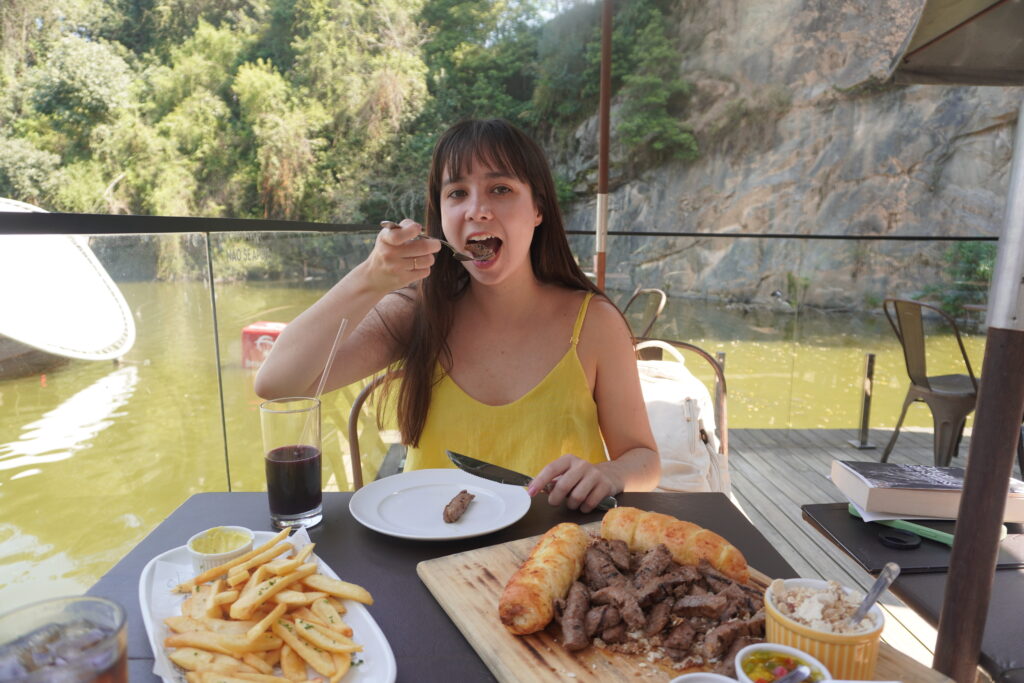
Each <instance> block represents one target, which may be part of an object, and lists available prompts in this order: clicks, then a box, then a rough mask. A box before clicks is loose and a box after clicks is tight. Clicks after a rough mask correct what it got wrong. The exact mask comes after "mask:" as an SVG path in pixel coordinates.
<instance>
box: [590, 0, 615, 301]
mask: <svg viewBox="0 0 1024 683" xmlns="http://www.w3.org/2000/svg"><path fill="white" fill-rule="evenodd" d="M611 98H612V0H604V4H603V6H602V8H601V95H600V104H599V107H598V128H599V132H598V143H597V147H598V149H597V220H596V221H595V224H594V230H595V234H596V240H595V242H596V243H595V245H594V272H595V273H596V274H597V286H598V287H599V288H601V289H602V290H603V289H604V271H605V247H606V242H607V241H608V143H609V139H610V138H611V134H610V131H611V122H610V118H611Z"/></svg>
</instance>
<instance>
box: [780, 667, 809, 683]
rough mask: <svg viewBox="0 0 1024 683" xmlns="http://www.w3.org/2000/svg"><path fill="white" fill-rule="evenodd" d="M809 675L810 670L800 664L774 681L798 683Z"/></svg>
mask: <svg viewBox="0 0 1024 683" xmlns="http://www.w3.org/2000/svg"><path fill="white" fill-rule="evenodd" d="M810 675H811V668H810V667H809V666H807V665H806V664H801V665H800V666H798V667H797V668H795V669H793V670H792V671H790V672H789V673H788V674H785V675H784V676H782V677H781V678H777V679H775V683H800V681H802V680H805V679H806V678H807V677H808V676H810Z"/></svg>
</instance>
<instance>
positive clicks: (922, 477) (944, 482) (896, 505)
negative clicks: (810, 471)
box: [831, 460, 1024, 522]
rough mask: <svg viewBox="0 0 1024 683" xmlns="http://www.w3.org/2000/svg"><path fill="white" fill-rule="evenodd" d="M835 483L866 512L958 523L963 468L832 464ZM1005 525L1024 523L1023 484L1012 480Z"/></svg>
mask: <svg viewBox="0 0 1024 683" xmlns="http://www.w3.org/2000/svg"><path fill="white" fill-rule="evenodd" d="M831 479H832V483H834V484H835V485H836V487H838V488H839V490H840V491H842V492H843V494H844V495H845V496H846V497H847V498H849V499H850V501H852V502H853V503H856V504H857V505H859V506H860V507H862V508H864V509H865V510H868V511H871V512H882V513H888V514H893V515H906V516H908V517H909V516H915V517H922V516H924V517H940V518H945V519H956V516H957V512H958V511H959V509H960V497H961V495H962V494H963V488H964V469H963V468H962V467H931V466H928V465H909V464H902V463H883V462H856V461H850V460H833V461H832V472H831ZM1003 521H1004V522H1024V482H1021V481H1020V480H1018V479H1011V480H1010V485H1009V487H1008V489H1007V492H1006V508H1005V511H1004V513H1003Z"/></svg>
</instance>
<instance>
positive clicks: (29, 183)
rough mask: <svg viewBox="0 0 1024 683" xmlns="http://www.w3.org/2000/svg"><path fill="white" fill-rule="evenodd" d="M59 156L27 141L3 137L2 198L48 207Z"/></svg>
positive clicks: (0, 155)
mask: <svg viewBox="0 0 1024 683" xmlns="http://www.w3.org/2000/svg"><path fill="white" fill-rule="evenodd" d="M59 165H60V157H59V156H58V155H56V154H53V153H51V152H47V151H45V150H41V149H39V148H37V147H36V146H35V145H33V144H32V143H31V142H29V141H28V140H22V139H18V138H14V139H9V138H2V137H0V197H11V198H15V199H18V200H20V201H23V202H28V203H29V204H36V205H40V204H45V197H47V196H48V195H49V192H50V190H51V189H52V184H51V181H52V178H53V175H54V173H55V172H56V170H57V168H58V166H59Z"/></svg>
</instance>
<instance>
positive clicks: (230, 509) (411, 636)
mask: <svg viewBox="0 0 1024 683" xmlns="http://www.w3.org/2000/svg"><path fill="white" fill-rule="evenodd" d="M351 496H352V494H351V493H326V494H324V520H325V521H324V523H323V524H321V525H320V526H319V527H317V528H315V529H311V530H310V533H309V535H310V538H311V539H312V540H313V541H314V542H315V543H316V544H317V546H316V554H317V555H318V556H319V557H320V558H321V559H322V560H323V561H324V562H326V563H327V565H329V566H330V567H331V569H333V570H334V571H335V573H337V574H338V576H340V577H341V578H342V579H345V580H346V581H351V582H354V583H358V584H360V585H362V586H364V587H366V588H367V589H368V590H369V591H370V592H371V593H372V594H373V596H374V604H373V605H372V606H371V607H370V608H369V609H370V614H371V615H372V616H373V618H374V619H375V620H376V622H377V623H378V624H379V625H380V627H381V630H382V631H383V632H384V635H385V636H386V637H387V639H388V642H389V643H390V645H391V649H392V651H393V652H394V654H395V660H396V662H397V664H398V680H399V681H444V682H445V683H450V682H451V681H456V680H462V681H492V680H494V677H493V676H492V675H491V674H490V672H489V671H488V669H487V667H486V666H485V665H484V663H483V661H482V660H481V659H480V658H479V657H478V656H477V655H476V653H475V652H474V651H473V649H472V648H471V647H470V645H469V643H468V642H467V641H466V640H465V638H463V637H462V634H461V633H460V632H459V630H458V629H457V628H456V626H455V624H454V623H452V621H451V619H449V618H448V615H447V614H445V612H444V610H442V609H441V607H440V606H439V605H438V604H437V602H436V601H435V600H434V597H433V596H432V595H431V594H430V592H429V591H428V590H427V588H426V586H424V585H423V584H422V583H421V582H420V580H419V577H418V576H417V575H416V565H417V564H418V563H419V562H421V561H423V560H429V559H434V558H437V557H444V556H446V555H451V554H453V553H458V552H463V551H466V550H473V549H475V548H482V547H486V546H491V545H496V544H499V543H505V542H507V541H514V540H517V539H520V538H525V537H528V536H534V535H537V534H542V533H544V532H545V531H547V530H548V529H550V528H551V527H552V526H554V525H555V524H558V523H559V522H577V523H580V524H586V523H588V522H595V521H599V520H600V519H601V515H602V513H591V514H586V515H584V514H580V513H578V512H570V511H568V510H566V509H564V508H554V507H551V506H550V505H548V503H547V501H546V500H545V499H542V498H537V499H534V500H533V503H532V505H531V507H530V510H529V512H527V513H526V515H525V516H524V517H523V518H522V519H520V520H519V521H518V522H516V523H515V524H513V525H511V526H509V527H507V528H505V529H502V530H500V531H496V532H494V533H491V534H487V535H484V536H478V537H476V538H469V539H463V540H458V541H411V540H406V539H400V538H393V537H391V536H385V535H382V534H379V533H377V532H375V531H371V530H370V529H367V528H365V527H363V526H362V525H361V524H359V523H358V522H356V521H355V520H354V519H353V518H352V516H351V514H349V511H348V501H349V498H351ZM618 499H619V504H620V505H627V506H633V507H638V508H641V509H644V510H653V511H657V512H663V513H667V514H671V515H673V516H675V517H678V518H680V519H685V520H688V521H691V522H694V523H696V524H699V525H700V526H703V527H706V528H708V529H711V530H712V531H714V532H716V533H718V534H720V535H722V536H724V537H725V538H726V539H728V540H729V542H730V543H732V544H733V545H734V546H736V547H737V548H739V549H740V551H741V552H742V553H743V554H744V556H745V557H746V558H747V562H748V563H749V564H750V565H751V566H752V567H754V568H756V569H758V570H760V571H762V572H764V573H765V574H767V575H768V576H771V577H779V578H789V577H794V576H796V572H795V571H794V570H793V568H792V567H790V566H789V564H788V563H787V562H786V560H785V559H783V558H782V556H781V555H779V553H778V552H776V550H775V549H774V548H773V547H772V546H771V544H769V543H768V541H767V540H766V539H765V538H764V536H762V535H761V533H760V532H759V531H758V530H757V529H755V528H754V527H753V525H751V524H750V522H749V521H748V520H747V519H746V518H745V517H744V516H743V515H742V514H741V513H740V512H739V510H737V509H736V507H735V506H733V505H732V503H730V502H729V499H728V498H727V497H726V496H724V495H723V494H721V493H625V494H621V495H620V496H618ZM225 524H227V525H239V526H245V527H249V528H250V529H253V530H266V531H273V529H272V528H271V526H270V520H269V517H268V512H267V496H266V494H265V493H200V494H196V495H194V496H192V497H191V498H189V499H188V500H187V501H185V502H184V503H183V504H182V505H181V507H179V508H178V509H177V510H175V511H174V512H173V513H171V515H170V516H169V517H168V518H167V519H165V520H164V521H163V522H162V523H161V524H160V525H159V526H158V527H157V528H156V529H154V530H153V531H152V532H151V533H150V534H149V535H148V536H146V538H144V539H143V540H142V541H141V542H140V543H139V544H138V545H137V546H136V547H135V548H134V549H132V551H131V552H130V553H128V555H126V556H125V557H124V558H123V559H122V560H121V561H120V562H118V563H117V565H115V566H114V567H113V568H112V569H111V570H110V571H109V572H107V573H106V574H104V575H103V576H102V577H101V578H100V580H99V581H98V582H97V583H96V585H94V586H93V587H92V588H91V589H90V590H89V594H90V595H98V596H103V597H106V598H110V599H113V600H116V601H117V602H119V603H120V604H121V605H123V606H124V607H125V609H126V610H127V612H128V626H129V635H128V657H129V660H130V667H131V680H132V681H157V680H159V679H158V678H157V677H156V676H154V675H153V674H152V667H153V652H152V650H151V649H150V646H149V641H148V639H147V638H146V630H145V626H144V624H143V621H142V615H141V610H140V608H139V598H138V594H139V577H140V576H141V574H142V570H143V568H144V567H145V565H146V563H147V562H149V561H150V560H151V559H152V558H153V557H155V556H156V555H159V554H160V553H163V552H165V551H167V550H170V549H172V548H176V547H178V546H181V545H184V544H185V543H186V542H187V541H188V539H189V537H191V536H192V535H193V534H195V533H198V532H200V531H202V530H203V529H207V528H209V527H211V526H219V525H225ZM441 652H443V653H444V656H443V657H441V656H438V653H441ZM426 663H429V666H427V665H426Z"/></svg>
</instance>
